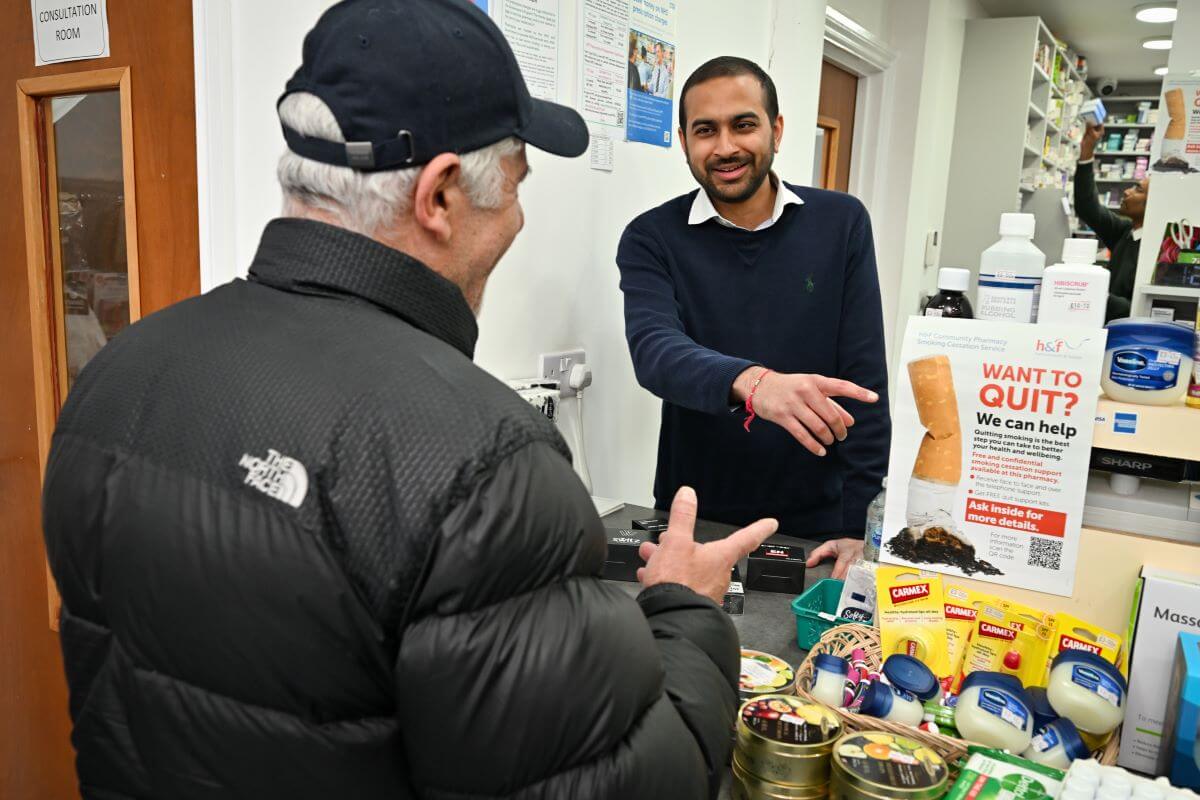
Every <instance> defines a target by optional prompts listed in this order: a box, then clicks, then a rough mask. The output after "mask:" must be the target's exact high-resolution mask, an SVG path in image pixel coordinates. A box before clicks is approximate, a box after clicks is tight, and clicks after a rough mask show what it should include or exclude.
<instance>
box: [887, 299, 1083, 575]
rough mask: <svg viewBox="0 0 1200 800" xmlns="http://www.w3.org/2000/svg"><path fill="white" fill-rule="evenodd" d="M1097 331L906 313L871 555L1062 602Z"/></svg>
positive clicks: (1078, 502)
mask: <svg viewBox="0 0 1200 800" xmlns="http://www.w3.org/2000/svg"><path fill="white" fill-rule="evenodd" d="M1104 344H1105V335H1104V331H1103V330H1102V329H1099V328H1097V329H1095V330H1092V329H1088V328H1078V327H1069V326H1062V325H1025V324H1020V323H1005V322H986V321H982V320H960V319H938V318H934V317H913V318H911V319H910V320H909V321H908V329H907V331H906V332H905V337H904V347H903V350H902V352H901V360H900V368H899V369H900V371H899V373H898V375H897V381H896V395H895V411H894V413H893V425H892V449H891V456H890V458H889V461H888V493H887V507H886V509H885V511H884V520H883V524H884V529H883V539H884V544H883V549H882V552H881V553H880V557H881V559H882V560H883V561H886V562H889V563H893V564H907V565H910V566H920V567H923V568H925V569H932V570H936V571H938V572H944V573H946V574H949V575H959V576H966V577H972V578H976V579H978V580H983V581H990V582H992V583H999V584H1003V585H1006V586H1013V587H1018V588H1022V589H1031V590H1034V591H1039V592H1049V593H1051V594H1059V595H1066V596H1069V595H1070V594H1071V592H1072V590H1073V587H1074V583H1075V561H1076V558H1077V556H1078V552H1079V529H1080V523H1081V518H1082V515H1083V501H1084V493H1085V490H1086V485H1087V475H1088V463H1089V458H1090V454H1091V446H1092V429H1093V420H1094V419H1095V412H1096V399H1097V396H1098V395H1099V392H1100V368H1101V362H1102V360H1103V356H1104Z"/></svg>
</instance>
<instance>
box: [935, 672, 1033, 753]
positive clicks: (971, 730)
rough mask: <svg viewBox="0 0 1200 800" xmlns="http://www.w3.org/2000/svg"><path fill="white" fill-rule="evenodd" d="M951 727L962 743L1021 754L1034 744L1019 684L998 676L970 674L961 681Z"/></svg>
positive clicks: (1030, 716) (1029, 714) (1026, 702)
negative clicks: (954, 727)
mask: <svg viewBox="0 0 1200 800" xmlns="http://www.w3.org/2000/svg"><path fill="white" fill-rule="evenodd" d="M954 724H955V726H956V727H957V728H958V732H959V733H961V734H962V736H963V738H964V739H968V740H970V741H972V742H976V743H978V744H982V745H987V746H988V747H995V748H997V749H1000V750H1008V751H1009V752H1012V753H1023V752H1024V751H1025V749H1026V748H1027V747H1029V743H1030V741H1032V740H1033V709H1032V708H1031V704H1030V700H1029V696H1028V695H1026V694H1025V689H1024V688H1023V687H1022V686H1021V682H1020V681H1019V680H1017V679H1016V678H1014V677H1013V676H1011V675H1005V674H1003V673H1000V672H972V673H971V674H970V675H968V676H967V679H966V680H964V681H963V684H962V689H961V691H960V693H959V695H958V705H956V706H955V711H954Z"/></svg>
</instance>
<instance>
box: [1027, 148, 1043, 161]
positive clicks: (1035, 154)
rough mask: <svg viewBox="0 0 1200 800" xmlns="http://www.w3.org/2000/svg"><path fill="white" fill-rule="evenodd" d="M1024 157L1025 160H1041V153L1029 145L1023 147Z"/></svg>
mask: <svg viewBox="0 0 1200 800" xmlns="http://www.w3.org/2000/svg"><path fill="white" fill-rule="evenodd" d="M1025 157H1026V158H1041V157H1042V151H1041V150H1038V149H1037V148H1036V147H1033V146H1031V145H1025Z"/></svg>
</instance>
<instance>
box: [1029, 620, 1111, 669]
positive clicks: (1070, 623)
mask: <svg viewBox="0 0 1200 800" xmlns="http://www.w3.org/2000/svg"><path fill="white" fill-rule="evenodd" d="M1055 617H1056V619H1057V621H1058V624H1057V626H1056V627H1055V631H1054V642H1053V644H1052V646H1051V647H1050V655H1049V659H1048V662H1049V661H1053V660H1054V657H1055V656H1057V655H1058V654H1059V653H1061V652H1062V651H1063V650H1086V651H1087V652H1089V653H1095V654H1096V655H1098V656H1100V657H1101V658H1103V659H1104V660H1105V661H1107V662H1108V663H1110V664H1112V665H1113V666H1115V667H1117V668H1118V669H1119V668H1120V667H1121V661H1122V658H1121V654H1122V650H1121V644H1122V642H1121V637H1120V636H1118V635H1117V634H1115V633H1113V632H1111V631H1107V630H1105V629H1104V628H1101V627H1100V626H1099V625H1093V624H1092V623H1090V622H1086V621H1084V620H1082V619H1080V618H1079V617H1073V616H1071V615H1070V614H1056V615H1055ZM1048 662H1047V663H1048Z"/></svg>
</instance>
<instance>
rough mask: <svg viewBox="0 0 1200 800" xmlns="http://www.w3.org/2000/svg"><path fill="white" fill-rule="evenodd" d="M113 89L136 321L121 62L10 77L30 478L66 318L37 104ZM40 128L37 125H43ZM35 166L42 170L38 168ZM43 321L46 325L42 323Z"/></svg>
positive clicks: (50, 582)
mask: <svg viewBox="0 0 1200 800" xmlns="http://www.w3.org/2000/svg"><path fill="white" fill-rule="evenodd" d="M109 90H116V91H117V92H118V93H119V97H120V101H121V168H122V172H123V175H122V182H123V184H124V214H125V251H126V268H127V274H128V282H129V283H128V285H129V321H130V323H132V322H134V321H136V320H138V319H139V318H141V311H142V309H141V282H140V280H139V271H138V245H137V196H136V195H137V187H136V182H135V180H134V177H135V170H134V161H133V98H132V95H131V93H130V75H129V67H114V68H110V69H98V70H90V71H87V72H70V73H64V74H61V75H48V76H46V77H42V78H23V79H21V80H18V81H17V124H18V131H17V139H18V142H19V143H20V168H21V204H22V207H23V208H24V210H25V269H26V273H27V275H28V283H29V324H30V336H31V340H32V345H33V346H32V353H31V354H30V355H31V357H32V360H33V393H34V412H35V416H36V423H37V430H36V432H35V433H36V437H37V454H38V475H39V476H44V475H45V474H46V461H47V458H48V456H49V453H50V440H51V437H52V436H53V434H54V425H55V422H56V421H57V419H58V412H59V409H60V408H61V407H62V402H63V400H64V399H65V398H66V369H67V366H66V358H67V354H66V350H65V348H66V318H65V308H64V304H63V274H62V261H61V254H60V252H59V240H58V236H57V235H56V232H57V230H58V202H57V198H58V187H57V181H56V180H55V174H54V168H55V167H54V165H55V161H54V159H53V158H52V157H51V156H52V152H51V151H52V149H53V147H52V145H53V142H51V141H49V139H50V137H52V136H53V125H52V124H47V123H46V122H45V118H44V115H43V113H42V111H41V110H40V109H39V107H38V106H39V104H40V103H41V101H42V100H44V99H46V98H48V97H55V96H59V95H70V94H81V93H84V92H95V91H109ZM43 126H44V127H43ZM43 164H45V165H46V169H47V170H49V172H50V174H47V171H46V170H44V169H43ZM47 323H49V324H47ZM46 587H47V599H48V609H47V610H48V613H49V621H50V627H51V629H54V630H57V629H58V609H59V605H60V600H59V596H58V589H57V588H56V587H55V585H54V579H53V578H52V577H51V575H50V571H49V567H48V566H47V570H46Z"/></svg>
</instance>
